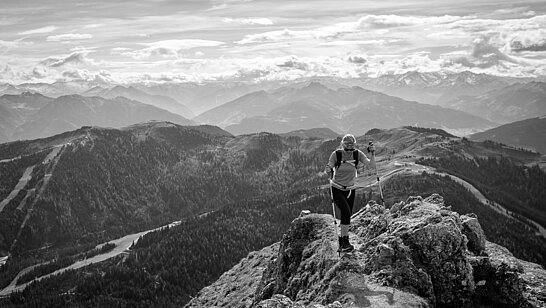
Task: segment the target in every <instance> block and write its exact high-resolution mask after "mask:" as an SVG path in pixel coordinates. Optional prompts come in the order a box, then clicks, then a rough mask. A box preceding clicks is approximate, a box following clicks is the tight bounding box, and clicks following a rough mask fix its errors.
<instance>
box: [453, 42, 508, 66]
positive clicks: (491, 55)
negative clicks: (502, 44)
mask: <svg viewBox="0 0 546 308" xmlns="http://www.w3.org/2000/svg"><path fill="white" fill-rule="evenodd" d="M509 63H514V64H518V60H517V59H515V58H513V57H510V56H509V55H507V54H505V53H503V52H502V51H500V50H499V48H498V47H497V46H495V45H493V44H492V43H491V37H480V38H477V39H475V40H474V41H473V48H472V51H471V52H470V54H467V55H462V56H455V57H447V58H446V61H445V65H446V66H451V65H462V66H465V67H469V68H473V67H477V68H490V67H494V66H505V65H508V64H509Z"/></svg>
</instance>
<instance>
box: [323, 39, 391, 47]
mask: <svg viewBox="0 0 546 308" xmlns="http://www.w3.org/2000/svg"><path fill="white" fill-rule="evenodd" d="M400 41H401V40H399V39H390V40H387V39H380V40H365V41H348V40H347V41H333V42H327V43H322V44H320V45H321V46H346V45H387V44H389V43H397V42H400Z"/></svg>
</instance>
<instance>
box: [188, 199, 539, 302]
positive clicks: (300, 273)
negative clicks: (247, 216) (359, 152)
mask: <svg viewBox="0 0 546 308" xmlns="http://www.w3.org/2000/svg"><path fill="white" fill-rule="evenodd" d="M395 206H396V208H392V209H391V210H388V209H385V208H384V207H383V206H380V205H378V204H376V203H375V202H370V203H369V204H368V205H367V206H366V207H365V208H364V209H363V210H361V211H359V212H358V213H357V214H355V215H354V217H353V221H352V225H351V229H350V237H351V242H352V243H353V244H354V245H355V248H356V249H355V251H354V252H352V253H346V254H342V256H341V258H340V257H339V256H338V254H337V252H336V249H337V235H336V234H335V229H334V221H333V218H332V216H331V215H319V214H308V215H304V216H301V217H299V218H297V219H295V220H294V221H293V222H292V225H291V228H290V229H289V230H288V232H287V233H286V234H285V235H284V237H283V239H282V241H281V242H280V243H279V244H278V246H273V248H272V247H269V248H268V252H267V253H271V254H272V255H273V256H269V257H267V256H266V253H265V252H264V253H263V254H260V256H261V257H260V258H261V261H260V262H259V264H260V265H259V270H256V273H255V275H252V276H248V274H246V275H245V274H244V273H245V272H248V268H247V269H245V267H251V266H252V265H250V264H247V263H248V260H243V261H242V262H241V263H240V264H239V265H237V266H236V267H235V268H234V270H231V271H230V272H231V274H230V275H232V276H230V275H228V276H227V277H224V276H225V275H224V276H222V278H220V280H219V281H217V282H216V283H215V284H214V285H213V286H215V288H216V289H214V288H213V289H209V293H211V296H216V301H215V302H209V303H211V305H204V306H202V307H205V306H206V307H210V306H225V307H230V306H237V307H264V308H265V307H283V308H284V307H287V308H288V307H290V308H303V307H306V308H307V307H314V308H322V307H329V308H331V307H435V306H438V307H457V306H460V307H546V288H545V286H546V271H545V270H544V269H543V268H542V267H541V266H539V265H537V264H533V263H530V262H525V261H521V260H518V259H516V258H514V257H513V256H512V254H510V252H509V251H508V250H506V249H505V248H504V247H502V246H498V245H496V244H493V243H489V242H487V241H485V237H483V231H482V230H481V226H480V225H479V222H478V220H477V218H476V217H475V216H474V215H471V214H469V215H462V216H460V215H459V214H457V213H455V212H451V211H450V210H449V208H448V207H446V206H445V205H444V204H443V198H442V197H441V196H439V195H436V194H434V195H432V196H430V197H428V198H425V199H423V198H421V197H411V198H408V200H406V201H405V202H400V203H398V204H397V205H395ZM469 247H471V248H470V249H471V251H470V250H469ZM253 258H256V257H253ZM258 276H259V277H261V279H260V281H259V283H258V282H256V281H253V282H249V281H245V279H253V280H258V279H257V277H258ZM245 284H249V287H248V288H246V289H245V287H244V286H245ZM222 285H224V287H223V288H224V289H222V287H221V286H222ZM225 285H227V286H234V287H232V288H234V289H233V290H230V292H231V293H229V294H227V295H229V296H232V297H233V298H234V299H236V300H237V301H236V302H235V303H231V304H229V303H227V302H226V301H220V300H219V299H218V298H219V297H221V296H224V295H225V294H226V290H228V287H226V286H225ZM209 288H211V287H209ZM212 291H215V292H216V293H217V294H216V295H214V294H212ZM222 292H223V293H222ZM234 292H240V293H244V294H239V295H234V294H232V293H234ZM202 293H203V291H202ZM206 294H207V293H206V292H205V293H203V294H201V293H200V295H199V296H206ZM197 300H198V299H197V298H196V299H194V300H193V301H192V302H194V301H195V302H196V301H197ZM194 306H195V307H197V306H199V305H194Z"/></svg>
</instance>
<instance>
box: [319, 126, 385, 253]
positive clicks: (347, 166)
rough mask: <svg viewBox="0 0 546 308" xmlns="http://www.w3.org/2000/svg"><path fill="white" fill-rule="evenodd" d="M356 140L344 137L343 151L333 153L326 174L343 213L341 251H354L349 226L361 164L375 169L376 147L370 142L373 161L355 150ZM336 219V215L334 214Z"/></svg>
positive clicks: (335, 201) (369, 150) (340, 236)
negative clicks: (356, 180) (355, 185)
mask: <svg viewBox="0 0 546 308" xmlns="http://www.w3.org/2000/svg"><path fill="white" fill-rule="evenodd" d="M355 145H356V138H355V136H353V135H351V134H347V135H345V136H343V138H342V139H341V149H337V150H335V151H333V152H332V154H331V155H330V159H329V160H328V164H326V169H325V172H326V173H327V174H328V176H329V178H330V185H331V187H330V188H331V193H332V199H333V202H334V203H335V204H336V206H337V207H338V208H339V210H340V212H341V228H340V229H341V232H340V233H341V234H340V235H339V251H344V252H345V251H352V250H353V249H354V247H353V245H351V244H350V243H349V226H350V224H351V215H352V214H353V204H354V201H355V187H354V183H355V178H356V176H357V168H358V166H359V163H363V164H365V165H367V166H369V167H370V168H374V167H375V155H373V153H374V151H375V146H374V145H373V143H371V142H370V144H369V145H368V148H367V150H368V153H372V159H371V160H370V159H368V157H367V156H366V154H364V153H363V152H362V151H360V150H358V149H356V148H355ZM334 218H335V213H334Z"/></svg>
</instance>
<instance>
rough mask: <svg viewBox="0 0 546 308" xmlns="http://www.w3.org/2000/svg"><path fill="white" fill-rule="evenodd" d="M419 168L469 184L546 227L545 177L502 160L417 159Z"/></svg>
mask: <svg viewBox="0 0 546 308" xmlns="http://www.w3.org/2000/svg"><path fill="white" fill-rule="evenodd" d="M417 163H419V164H423V165H427V166H432V167H435V168H437V170H438V171H442V172H447V173H449V174H453V175H455V176H457V177H459V178H462V179H464V180H466V181H467V182H470V183H471V184H472V185H473V186H475V187H476V188H478V190H480V191H481V192H482V193H483V194H484V195H485V196H486V197H487V198H488V199H490V200H494V201H495V202H497V203H499V204H501V205H502V206H503V207H505V208H507V209H509V210H510V211H512V212H514V213H517V214H520V215H522V216H524V217H527V218H530V219H533V220H535V221H537V222H538V223H540V224H541V225H542V226H546V189H544V188H545V187H546V174H545V173H544V172H543V171H542V170H540V168H539V167H538V166H536V165H535V166H533V167H524V166H521V165H518V164H515V163H514V162H513V161H512V160H510V159H508V158H505V157H501V158H474V159H472V160H470V159H464V158H461V157H460V156H457V155H450V156H446V157H439V158H430V159H420V160H418V161H417Z"/></svg>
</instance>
